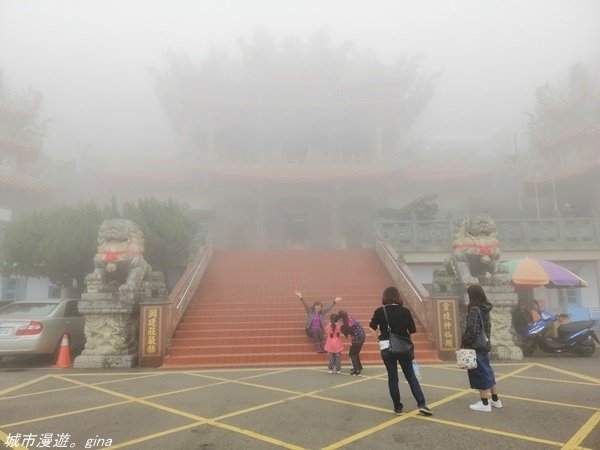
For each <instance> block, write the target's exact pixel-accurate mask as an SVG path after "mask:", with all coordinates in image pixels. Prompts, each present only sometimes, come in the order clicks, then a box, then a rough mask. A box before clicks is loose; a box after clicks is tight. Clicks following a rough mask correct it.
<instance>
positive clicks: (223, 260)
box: [163, 250, 439, 369]
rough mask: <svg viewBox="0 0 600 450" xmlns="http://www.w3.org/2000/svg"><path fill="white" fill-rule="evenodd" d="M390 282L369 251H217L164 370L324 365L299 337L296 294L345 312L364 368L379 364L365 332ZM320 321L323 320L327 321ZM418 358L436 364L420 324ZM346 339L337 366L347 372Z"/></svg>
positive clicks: (302, 321) (302, 322)
mask: <svg viewBox="0 0 600 450" xmlns="http://www.w3.org/2000/svg"><path fill="white" fill-rule="evenodd" d="M391 284H392V281H391V279H390V278H389V275H388V274H387V272H386V271H385V269H384V268H383V266H382V264H381V263H380V261H379V259H378V258H377V255H376V254H375V252H374V251H372V250H332V251H309V250H306V251H304V250H300V251H279V252H258V251H217V252H215V254H214V256H213V260H212V261H211V264H210V265H209V268H208V270H207V272H206V274H205V277H204V279H203V281H202V283H201V285H200V287H199V289H198V291H197V292H196V293H195V298H194V300H193V301H192V303H191V304H190V305H189V307H188V309H187V311H186V313H185V314H184V317H183V318H182V320H181V323H180V325H179V327H178V329H177V330H176V332H175V335H174V336H173V341H172V345H171V347H170V348H169V351H168V355H167V357H166V358H165V360H164V364H163V368H164V369H169V368H193V367H227V366H235V367H239V366H276V365H306V364H310V365H315V364H322V365H326V364H327V359H328V355H327V354H318V353H316V352H315V351H314V349H313V344H312V342H311V341H310V339H309V338H308V337H307V336H306V335H305V333H304V327H305V326H306V314H305V312H304V308H303V307H302V304H301V303H300V301H299V300H298V298H297V297H296V296H295V295H294V291H296V290H299V291H301V292H302V293H303V295H304V297H305V299H306V302H307V303H308V304H309V305H312V304H313V303H314V302H315V301H320V302H322V303H323V304H324V305H325V306H328V305H329V304H330V303H331V302H332V300H333V299H334V298H335V297H336V296H340V297H342V301H341V302H340V303H338V304H337V305H336V306H335V307H334V308H333V309H332V311H331V312H336V311H339V310H341V309H343V310H346V311H347V312H348V313H349V314H350V315H351V316H352V317H354V318H356V319H357V320H359V321H360V322H361V324H362V325H363V327H365V331H366V333H367V342H365V344H364V346H363V350H362V351H361V360H362V362H363V364H369V363H371V364H381V357H380V353H379V346H378V344H377V342H376V340H375V338H374V337H373V336H372V335H371V333H370V332H369V330H368V329H367V327H368V324H369V321H370V319H371V317H372V314H373V311H374V310H375V308H377V307H378V306H380V305H381V293H382V292H383V290H384V289H385V288H386V287H388V286H390V285H391ZM327 316H328V315H326V316H324V320H326V319H327ZM418 329H419V332H418V333H416V334H414V335H413V336H412V337H413V341H414V343H415V351H416V357H417V359H418V360H419V361H422V362H439V359H438V358H437V353H436V352H435V350H434V348H433V346H432V345H431V343H430V342H429V341H428V340H427V337H426V335H425V333H423V331H424V330H422V329H421V327H418ZM344 341H345V349H344V352H343V364H344V365H345V366H346V368H349V360H348V355H347V353H348V349H349V347H350V341H349V340H346V339H345V340H344Z"/></svg>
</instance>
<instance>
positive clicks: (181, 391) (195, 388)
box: [142, 381, 227, 400]
mask: <svg viewBox="0 0 600 450" xmlns="http://www.w3.org/2000/svg"><path fill="white" fill-rule="evenodd" d="M221 384H227V382H225V381H220V382H218V383H209V384H203V385H202V386H194V387H189V388H185V389H178V390H176V391H169V392H161V393H159V394H152V395H147V396H144V397H142V399H144V400H148V399H150V398H158V397H164V396H167V395H174V394H181V393H183V392H190V391H196V390H198V389H204V388H208V387H215V386H220V385H221Z"/></svg>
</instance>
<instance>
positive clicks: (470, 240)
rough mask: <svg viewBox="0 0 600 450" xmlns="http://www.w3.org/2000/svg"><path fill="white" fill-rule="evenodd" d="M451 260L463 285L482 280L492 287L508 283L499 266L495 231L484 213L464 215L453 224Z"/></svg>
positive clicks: (498, 249) (505, 274) (491, 221)
mask: <svg viewBox="0 0 600 450" xmlns="http://www.w3.org/2000/svg"><path fill="white" fill-rule="evenodd" d="M451 258H452V259H453V261H452V262H453V263H454V265H455V270H456V271H458V272H459V273H460V276H461V278H462V281H463V282H464V283H465V284H478V283H479V281H480V280H484V279H486V280H489V281H490V282H491V283H492V284H499V283H502V282H505V281H507V280H508V276H507V271H506V269H505V268H504V266H502V264H501V263H500V245H499V241H498V230H497V229H496V224H495V223H494V221H493V220H492V219H491V218H490V217H489V216H488V215H487V214H481V215H477V216H474V217H473V216H465V217H463V218H462V219H461V220H460V221H459V222H458V223H457V224H456V227H455V228H454V240H453V242H452V257H451Z"/></svg>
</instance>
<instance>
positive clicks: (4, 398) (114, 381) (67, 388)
mask: <svg viewBox="0 0 600 450" xmlns="http://www.w3.org/2000/svg"><path fill="white" fill-rule="evenodd" d="M151 376H154V375H151ZM140 378H147V377H132V378H120V379H118V380H109V381H99V382H97V383H91V384H93V385H96V386H97V385H101V384H109V383H118V382H119V381H131V380H138V379H140ZM82 388H83V386H69V387H63V388H55V389H47V390H45V391H37V392H28V393H27V394H19V395H11V396H10V397H0V401H2V400H10V399H15V398H21V397H30V396H33V395H41V394H52V393H54V392H62V391H69V390H72V389H82Z"/></svg>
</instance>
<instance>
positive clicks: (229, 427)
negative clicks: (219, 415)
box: [211, 422, 304, 450]
mask: <svg viewBox="0 0 600 450" xmlns="http://www.w3.org/2000/svg"><path fill="white" fill-rule="evenodd" d="M211 425H214V426H215V427H219V428H224V429H225V430H229V431H234V432H236V433H240V434H243V435H245V436H249V437H251V438H254V439H260V440H261V441H265V442H269V443H271V444H274V445H278V446H280V447H283V448H289V449H291V450H304V447H299V446H297V445H294V444H289V443H287V442H283V441H280V440H279V439H275V438H272V437H269V436H264V435H262V434H258V433H254V432H253V431H250V430H246V429H244V428H238V427H236V426H233V425H229V424H226V423H222V422H214V423H211Z"/></svg>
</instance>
